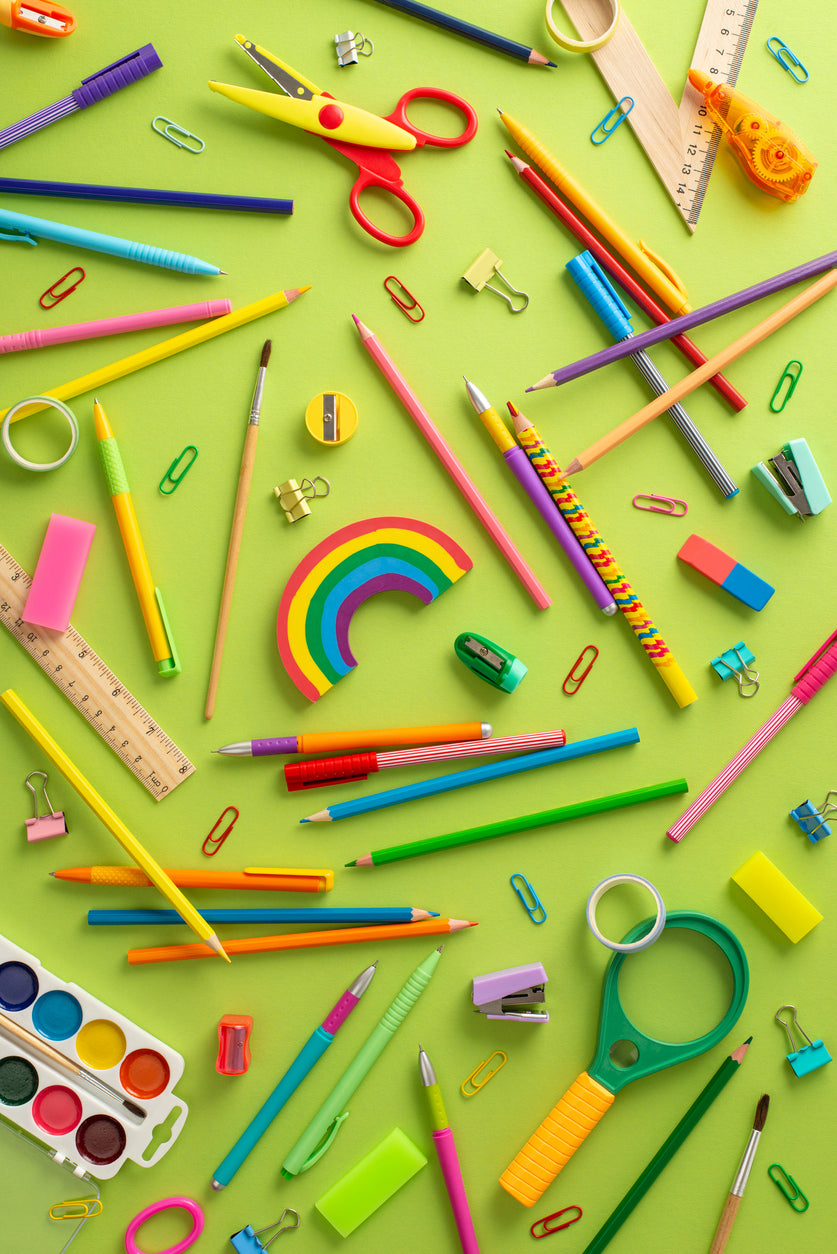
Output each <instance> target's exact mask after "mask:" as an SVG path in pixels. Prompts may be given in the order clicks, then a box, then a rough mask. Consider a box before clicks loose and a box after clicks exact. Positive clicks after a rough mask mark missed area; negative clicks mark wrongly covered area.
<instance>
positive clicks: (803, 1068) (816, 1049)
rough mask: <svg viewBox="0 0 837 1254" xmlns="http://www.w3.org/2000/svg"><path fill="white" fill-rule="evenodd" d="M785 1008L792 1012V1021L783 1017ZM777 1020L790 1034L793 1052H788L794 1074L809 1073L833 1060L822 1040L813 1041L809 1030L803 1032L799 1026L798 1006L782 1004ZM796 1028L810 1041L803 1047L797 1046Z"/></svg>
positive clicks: (777, 1013) (789, 1038)
mask: <svg viewBox="0 0 837 1254" xmlns="http://www.w3.org/2000/svg"><path fill="white" fill-rule="evenodd" d="M783 1010H789V1011H790V1012H791V1019H790V1023H788V1022H787V1021H786V1020H785V1019H782V1018H781V1014H782V1011H783ZM776 1022H777V1023H781V1025H782V1027H783V1028H784V1029H785V1031H786V1032H787V1034H788V1040H789V1041H790V1046H791V1053H789V1054H788V1062H789V1063H790V1065H791V1066H792V1067H793V1071H794V1075H798V1076H804V1075H809V1074H810V1073H811V1072H812V1071H816V1070H817V1069H818V1068H819V1067H824V1066H825V1064H826V1063H827V1062H831V1054H829V1052H828V1050H827V1049H826V1048H825V1046H824V1045H823V1043H822V1041H812V1040H811V1038H810V1036H809V1035H808V1034H807V1032H803V1030H802V1028H801V1027H800V1026H799V1020H798V1019H797V1017H796V1006H780V1007H779V1009H778V1010H777V1011H776ZM793 1028H795V1029H796V1031H797V1032H798V1033H799V1035H800V1036H804V1037H805V1040H806V1041H807V1042H808V1044H807V1045H803V1046H802V1048H801V1049H797V1048H796V1041H795V1040H794V1039H793V1031H792V1029H793Z"/></svg>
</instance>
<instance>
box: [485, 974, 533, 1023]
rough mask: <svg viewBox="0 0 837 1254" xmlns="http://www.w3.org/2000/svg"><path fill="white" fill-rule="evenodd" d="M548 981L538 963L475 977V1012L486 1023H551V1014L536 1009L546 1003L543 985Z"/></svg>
mask: <svg viewBox="0 0 837 1254" xmlns="http://www.w3.org/2000/svg"><path fill="white" fill-rule="evenodd" d="M548 979H549V977H548V975H547V974H546V972H545V971H544V969H543V967H542V966H541V964H540V963H539V962H530V963H527V964H526V965H525V966H522V967H506V968H505V970H503V971H490V972H489V973H488V975H475V976H474V981H473V994H472V999H473V1002H474V1009H475V1010H476V1011H477V1012H478V1013H479V1014H481V1015H485V1017H486V1019H497V1020H503V1019H505V1020H507V1021H509V1022H511V1023H549V1012H548V1011H547V1010H538V1009H537V1007H538V1006H539V1005H542V1004H543V1002H544V1000H545V994H544V985H545V984H546V982H547V980H548Z"/></svg>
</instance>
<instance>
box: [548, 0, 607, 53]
mask: <svg viewBox="0 0 837 1254" xmlns="http://www.w3.org/2000/svg"><path fill="white" fill-rule="evenodd" d="M554 3H555V0H546V29H547V30H548V31H549V33H550V35H551V36H552V39H553V40H554V41H555V43H556V44H557V45H558V47H559V48H563V49H564V51H565V52H597V51H598V49H599V48H603V47H604V45H605V44H606V43H607V41H608V40H609V39H610V37H611V35H612V34H613V33H614V31H615V30H616V25H617V23H618V21H619V0H610V7H611V9H612V10H613V20H612V22H611V23H610V26H608V28H607V30H606V31H605V32H604V34H603V35H598V36H597V37H596V38H595V39H588V40H581V39H570V38H569V37H568V36H567V35H564V34H562V33H561V31H559V29H558V27H557V26H556V25H555V23H554V21H553V20H552V6H553V4H554Z"/></svg>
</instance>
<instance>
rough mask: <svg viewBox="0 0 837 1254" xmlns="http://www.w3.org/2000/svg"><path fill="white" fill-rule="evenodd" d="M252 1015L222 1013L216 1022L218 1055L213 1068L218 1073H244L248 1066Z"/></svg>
mask: <svg viewBox="0 0 837 1254" xmlns="http://www.w3.org/2000/svg"><path fill="white" fill-rule="evenodd" d="M252 1027H253V1016H252V1015H224V1016H223V1017H222V1018H221V1021H220V1022H219V1024H218V1057H217V1058H216V1059H215V1070H216V1071H217V1072H218V1074H219V1075H244V1072H245V1071H246V1070H247V1068H248V1067H249V1066H250V1030H251V1028H252Z"/></svg>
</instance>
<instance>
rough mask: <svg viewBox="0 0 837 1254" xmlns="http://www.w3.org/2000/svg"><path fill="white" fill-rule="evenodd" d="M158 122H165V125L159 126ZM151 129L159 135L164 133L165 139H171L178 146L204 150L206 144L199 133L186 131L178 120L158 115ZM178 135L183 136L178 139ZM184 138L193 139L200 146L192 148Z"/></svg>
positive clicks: (192, 150) (187, 149) (198, 150)
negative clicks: (199, 136)
mask: <svg viewBox="0 0 837 1254" xmlns="http://www.w3.org/2000/svg"><path fill="white" fill-rule="evenodd" d="M158 122H165V126H162V127H160V126H158V125H157V123H158ZM151 129H152V130H154V131H156V132H157V134H158V135H162V137H163V139H170V140H171V142H172V143H173V144H174V145H175V146H176V147H178V148H185V149H186V151H187V152H203V150H204V148H205V147H206V144H205V143H204V142H203V140H202V139H199V138H198V136H197V135H193V134H192V132H191V131H185V130H184V129H183V127H182V126H178V125H177V123H176V122H172V120H171V118H164V117H160V116H157V117H156V118H154V119H152V122H151ZM178 136H181V138H180V139H178ZM184 139H193V140H194V141H195V143H196V144H199V145H200V147H199V148H190V147H189V145H188V144H184V142H183V140H184Z"/></svg>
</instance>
